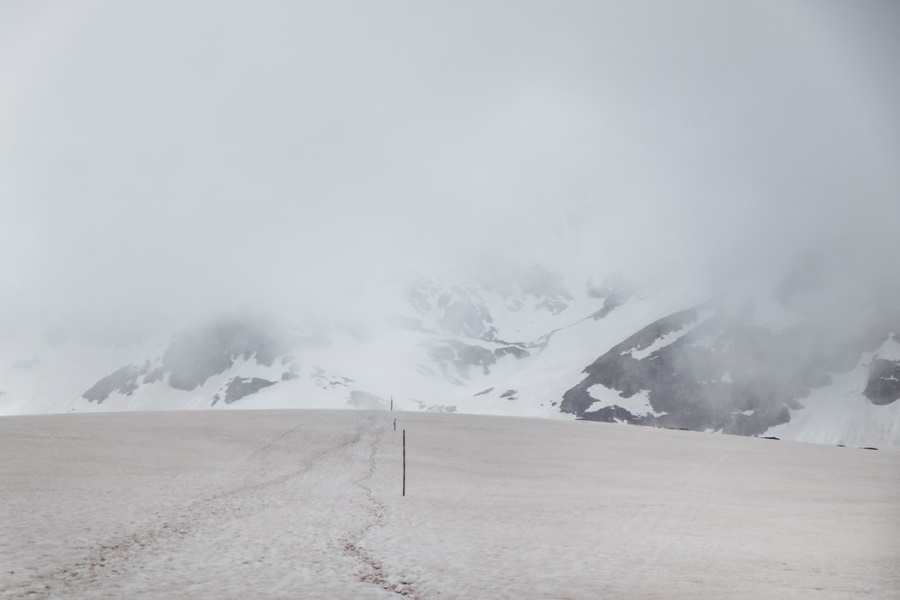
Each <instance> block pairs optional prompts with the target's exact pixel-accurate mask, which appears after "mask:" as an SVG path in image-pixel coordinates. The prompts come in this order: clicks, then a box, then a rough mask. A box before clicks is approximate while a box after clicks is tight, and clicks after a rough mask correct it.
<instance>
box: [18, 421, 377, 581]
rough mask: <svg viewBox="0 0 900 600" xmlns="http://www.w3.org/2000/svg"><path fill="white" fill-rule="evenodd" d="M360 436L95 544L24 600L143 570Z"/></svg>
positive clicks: (39, 578)
mask: <svg viewBox="0 0 900 600" xmlns="http://www.w3.org/2000/svg"><path fill="white" fill-rule="evenodd" d="M299 427H300V425H297V426H295V427H292V428H290V429H288V430H286V431H284V432H281V433H279V434H276V435H275V436H271V437H269V438H268V440H267V441H266V443H265V444H263V445H262V446H260V447H258V448H257V449H256V450H254V452H253V453H252V455H251V456H255V457H260V456H262V455H263V454H264V453H265V451H266V450H267V449H271V448H272V447H273V446H274V444H275V443H276V442H277V441H279V440H281V439H283V438H284V437H286V436H287V435H289V434H290V433H292V432H294V431H296V430H297V429H299ZM361 435H362V432H361V431H356V432H354V434H353V435H352V436H351V437H350V438H349V439H346V440H344V441H342V442H340V443H338V444H336V445H334V446H331V447H329V448H327V449H325V450H322V451H320V452H317V453H315V454H313V455H311V456H310V457H308V459H307V460H306V461H305V462H304V464H303V465H302V466H300V467H299V468H296V469H293V470H291V471H289V472H286V473H282V474H280V475H277V476H274V477H268V478H266V477H265V475H266V474H265V473H264V472H263V474H262V476H263V479H261V480H260V479H258V478H255V479H256V480H255V481H253V480H252V479H254V478H251V480H250V481H248V480H246V479H245V481H244V482H243V483H241V484H240V485H238V486H237V487H234V488H232V489H226V490H222V491H219V492H218V493H214V494H212V495H209V496H207V497H205V498H202V499H200V500H197V501H194V502H191V503H189V504H187V505H185V507H184V508H183V509H181V510H179V511H177V512H176V513H175V514H174V515H172V516H171V517H170V518H167V519H165V520H164V521H163V522H162V523H161V524H158V525H150V526H145V527H144V528H142V529H139V530H138V531H135V532H133V533H130V534H126V535H123V536H118V537H115V538H112V539H110V540H109V541H107V542H105V543H100V544H96V545H94V546H93V547H91V548H89V549H88V552H87V556H86V557H85V558H84V559H82V560H78V561H74V562H70V563H68V564H64V565H61V566H59V567H57V568H56V569H55V570H54V571H51V572H49V573H44V574H37V575H36V577H35V578H34V579H33V580H32V582H30V584H28V583H26V584H25V587H24V589H21V588H20V589H21V595H22V596H26V595H27V596H28V597H32V598H51V597H66V596H67V595H68V594H66V593H63V594H62V595H60V592H61V591H62V590H59V589H55V590H54V589H53V587H54V586H53V584H56V585H57V586H58V585H60V584H61V585H62V586H64V587H65V588H70V591H72V592H75V591H76V590H77V589H85V588H90V587H92V586H94V585H96V584H100V583H102V581H103V580H105V579H109V578H110V577H115V576H122V575H126V574H128V573H129V572H131V571H133V570H134V569H135V568H136V567H138V566H139V565H138V563H139V561H140V560H141V559H142V557H143V556H144V554H145V553H147V552H151V551H152V550H153V549H154V548H157V547H159V546H161V545H163V544H166V543H178V542H180V541H181V540H183V539H185V538H186V537H188V536H189V535H191V534H192V533H193V532H194V531H195V530H197V529H200V528H202V527H203V526H207V525H210V524H213V523H215V522H216V521H220V520H222V519H225V518H229V517H232V516H234V513H239V512H240V511H242V510H243V506H234V505H231V504H229V501H231V500H233V499H235V498H241V497H247V498H249V497H251V496H253V495H255V494H257V493H258V492H260V491H262V490H265V489H267V488H271V487H276V486H279V485H283V484H285V483H287V482H288V481H290V480H292V479H295V478H297V477H299V476H301V475H304V474H306V473H307V472H308V471H310V470H312V469H313V468H314V467H315V466H316V465H317V464H318V463H319V462H320V461H321V460H322V459H324V458H326V457H328V456H330V455H333V454H334V453H335V452H339V451H341V450H344V449H346V448H349V447H352V446H354V445H356V444H358V443H359V442H360V439H361ZM10 591H12V590H10Z"/></svg>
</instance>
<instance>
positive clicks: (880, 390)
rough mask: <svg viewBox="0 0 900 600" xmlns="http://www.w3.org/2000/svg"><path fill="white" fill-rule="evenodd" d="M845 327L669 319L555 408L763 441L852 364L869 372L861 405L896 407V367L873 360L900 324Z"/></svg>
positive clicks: (723, 317) (619, 348)
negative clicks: (775, 328) (760, 437)
mask: <svg viewBox="0 0 900 600" xmlns="http://www.w3.org/2000/svg"><path fill="white" fill-rule="evenodd" d="M848 319H849V320H856V322H855V323H853V326H852V327H846V326H842V327H841V328H839V332H835V331H834V329H835V328H833V327H823V326H821V324H817V323H801V324H798V325H796V326H792V327H787V328H785V329H783V330H779V331H772V330H771V329H769V328H767V327H765V326H763V325H759V324H755V323H754V321H753V319H751V318H749V317H748V315H747V314H741V313H738V314H728V313H726V312H724V311H723V310H721V309H717V308H715V307H713V306H711V305H707V306H703V307H698V308H692V309H688V310H685V311H681V312H677V313H674V314H671V315H669V316H666V317H664V318H662V319H659V320H657V321H655V322H653V323H651V324H650V325H648V326H646V327H644V328H642V329H641V330H639V331H638V332H636V333H635V334H634V335H632V336H631V337H629V338H627V339H625V340H624V341H622V342H621V343H619V344H617V345H616V346H614V347H612V348H611V349H610V350H609V351H607V352H606V353H605V354H603V355H602V356H600V357H599V358H598V359H597V360H596V361H594V362H593V363H592V364H590V365H588V366H587V367H586V368H585V369H584V373H585V374H586V376H585V377H584V379H583V380H582V381H581V382H580V383H579V384H578V385H576V386H574V387H573V388H571V389H570V390H568V391H567V392H566V393H565V394H564V396H563V401H562V403H561V406H560V408H561V410H562V411H563V412H567V413H570V414H573V415H576V416H577V417H579V418H582V419H585V420H594V421H605V422H625V423H633V424H639V425H653V426H660V427H672V428H683V429H692V430H700V431H703V430H714V431H722V432H724V433H733V434H739V435H763V434H765V433H766V432H767V431H768V430H769V429H771V428H773V427H775V426H778V425H781V424H784V423H787V422H789V421H790V419H791V411H799V410H802V409H804V405H803V400H804V398H806V397H808V396H809V395H810V393H811V392H812V391H813V390H815V389H820V388H827V387H828V386H829V385H830V384H831V383H832V378H833V377H834V376H836V375H839V374H842V373H847V372H849V371H851V370H853V369H854V368H856V367H857V366H858V365H859V364H860V363H861V362H863V363H867V367H868V384H867V385H866V388H865V390H864V391H862V390H860V391H862V393H863V394H864V395H865V397H867V398H868V399H869V400H870V401H871V402H872V403H873V404H880V405H887V404H890V403H892V402H894V401H896V400H897V399H898V397H900V385H898V383H900V381H898V380H900V377H898V373H900V370H898V362H897V361H892V360H885V359H882V358H878V354H877V352H878V351H879V349H881V348H884V347H885V345H887V344H891V343H896V339H897V336H896V334H894V333H893V331H897V330H900V319H898V318H897V316H896V315H879V316H878V317H875V318H872V317H870V318H866V319H853V317H852V316H848ZM857 393H858V392H857Z"/></svg>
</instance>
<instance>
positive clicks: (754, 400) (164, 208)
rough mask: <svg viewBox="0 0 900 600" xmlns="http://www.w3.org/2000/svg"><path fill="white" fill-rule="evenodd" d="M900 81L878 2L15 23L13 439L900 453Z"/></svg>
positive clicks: (272, 13) (8, 204) (5, 282)
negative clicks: (260, 426)
mask: <svg viewBox="0 0 900 600" xmlns="http://www.w3.org/2000/svg"><path fill="white" fill-rule="evenodd" d="M898 55H900V8H898V6H897V5H896V4H895V3H892V2H886V1H878V0H864V1H862V2H855V3H853V4H852V5H851V4H847V3H842V2H837V1H834V2H832V1H826V2H821V1H820V2H811V1H810V2H797V3H792V4H790V5H789V6H788V5H785V4H784V3H778V2H770V3H769V2H764V3H754V4H753V5H749V4H748V5H746V6H742V5H734V4H729V5H724V4H722V3H718V2H705V1H704V2H701V1H698V2H691V3H688V4H680V5H678V6H675V5H673V4H671V3H667V2H650V3H642V4H640V5H631V4H629V5H623V4H617V3H606V2H597V3H589V4H585V3H580V2H557V3H553V4H552V5H551V4H547V3H540V2H524V3H523V2H506V1H501V0H497V1H494V2H490V3H488V4H484V3H476V2H457V3H453V4H452V5H446V6H434V5H427V6H426V5H422V4H421V3H415V2H405V1H394V2H389V3H387V4H383V5H378V6H376V5H372V4H368V3H363V2H351V1H346V2H344V1H341V2H331V3H327V4H321V3H270V4H265V5H259V6H249V5H247V4H244V3H240V2H230V1H227V2H216V3H205V2H197V3H191V4H189V5H184V4H183V3H176V2H154V3H152V5H146V6H120V5H113V4H110V3H106V2H101V1H99V0H98V1H86V2H80V3H74V4H73V3H69V2H62V1H57V2H46V3H40V4H35V3H31V2H8V3H5V4H4V6H3V7H2V8H0V272H2V273H3V274H4V277H3V278H0V308H2V310H0V357H2V363H0V391H2V392H3V393H2V394H0V412H3V413H5V414H10V413H17V412H45V411H69V410H96V409H102V410H118V409H127V408H142V409H147V408H159V407H167V408H198V407H206V406H213V405H214V406H215V407H217V408H221V407H222V406H235V407H238V406H240V405H242V403H244V404H247V403H249V405H252V406H266V405H272V406H276V405H277V406H294V405H297V406H312V405H317V406H318V405H328V406H331V405H334V404H341V405H345V404H346V403H347V402H349V401H351V400H352V403H353V405H373V404H375V405H377V404H378V403H381V402H383V401H385V399H387V401H389V399H390V397H391V396H395V397H396V400H397V402H398V403H405V406H407V407H408V408H410V409H412V408H429V407H431V408H436V409H444V408H446V409H448V410H449V409H450V408H451V407H452V408H453V409H454V410H465V411H472V412H492V413H503V412H510V413H515V414H536V415H543V416H563V417H567V418H572V415H574V416H578V417H582V418H592V419H600V420H618V421H624V422H630V423H643V424H654V425H659V426H672V427H689V428H696V429H704V430H705V429H711V430H717V431H727V432H732V433H744V434H751V435H761V434H763V433H767V432H768V433H772V431H775V430H774V429H773V428H775V427H781V430H778V431H782V430H783V431H784V434H785V435H793V436H794V437H795V438H804V436H811V438H815V437H816V436H820V437H821V440H820V441H833V442H837V441H840V440H844V441H846V440H850V439H853V440H873V439H874V440H888V441H889V442H890V443H897V442H896V440H897V439H898V438H897V435H898V434H897V418H896V415H895V411H896V406H897V405H898V403H897V402H896V401H895V400H896V399H897V398H896V396H897V392H896V385H895V383H894V382H895V381H896V378H897V368H898V367H897V361H898V360H900V356H895V347H894V344H895V343H896V342H897V338H896V336H897V335H898V334H900V325H898V321H897V316H896V314H897V310H898V308H900V305H898V303H897V298H898V297H900V270H898V269H897V268H896V256H897V250H896V224H897V223H900V170H898V169H897V168H896V167H897V165H900V118H898V116H897V112H896V109H895V107H896V106H898V105H900V75H898V70H897V69H896V65H894V64H893V63H894V62H895V60H894V57H896V56H898ZM485 390H489V391H485ZM475 394H480V395H477V396H476V395H475ZM504 395H506V396H504ZM838 397H841V398H844V399H847V398H850V400H848V402H850V403H851V404H852V407H851V408H847V406H849V405H846V404H845V405H840V404H836V403H837V402H838V400H837V399H838ZM511 398H512V399H511ZM807 404H809V405H810V406H806V405H807ZM813 405H815V406H820V407H822V406H825V405H828V406H829V407H831V408H828V410H827V411H826V410H825V409H824V408H822V409H821V410H820V411H819V412H818V413H816V411H815V410H813V407H812V406H813ZM832 405H833V406H832ZM801 406H802V408H800V407H801ZM560 411H562V412H560ZM804 411H805V412H804ZM823 411H824V412H823ZM873 411H874V412H873ZM825 412H828V414H830V415H833V418H830V419H825V418H824V417H822V419H824V420H821V421H816V423H817V424H813V423H812V421H810V419H812V417H809V415H811V414H813V413H816V414H825ZM626 413H627V414H626ZM800 415H807V416H806V417H802V418H801V417H800ZM813 420H814V419H813ZM826 421H827V422H828V424H827V425H825V424H824V423H825V422H826ZM792 423H793V425H792ZM848 423H849V424H848ZM801 424H802V426H801ZM792 427H794V428H796V429H795V430H792V429H791V428H792ZM791 431H793V433H790V432H791ZM810 432H816V433H810Z"/></svg>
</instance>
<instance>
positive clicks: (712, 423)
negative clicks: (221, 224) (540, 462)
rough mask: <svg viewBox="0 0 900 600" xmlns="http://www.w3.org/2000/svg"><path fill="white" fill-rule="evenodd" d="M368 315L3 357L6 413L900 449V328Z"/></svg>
mask: <svg viewBox="0 0 900 600" xmlns="http://www.w3.org/2000/svg"><path fill="white" fill-rule="evenodd" d="M388 297H389V299H388V300H386V301H384V302H381V303H380V305H379V306H377V307H373V308H372V310H371V311H370V313H369V314H366V315H355V316H346V315H336V316H335V315H329V317H328V318H322V317H314V316H310V315H299V316H296V315H295V316H291V317H285V316H283V315H282V316H277V317H276V316H263V315H260V314H258V313H254V312H243V313H234V314H230V315H226V316H219V317H216V318H212V319H210V320H208V321H206V322H202V323H193V324H189V325H188V326H183V327H177V328H172V329H171V330H169V331H162V332H159V333H157V334H155V335H153V336H149V337H146V338H144V339H142V340H141V341H140V342H138V343H129V344H98V343H96V342H91V343H88V342H85V341H83V339H82V338H79V337H77V336H69V337H65V338H62V339H59V337H58V336H57V338H56V339H51V338H48V337H47V336H44V337H42V338H41V339H32V340H19V341H16V342H12V341H10V343H7V344H4V347H3V348H2V349H0V352H3V355H2V357H0V414H26V413H47V412H51V413H53V412H55V413H60V412H84V411H120V410H161V409H169V410H170V409H201V408H288V407H295V408H301V407H302V408H335V407H357V408H388V406H389V405H390V404H392V403H393V406H394V407H395V408H397V409H403V410H428V411H449V412H453V411H460V412H466V413H482V414H512V415H528V416H542V417H556V418H582V419H586V420H596V421H607V422H621V423H630V424H640V425H653V426H660V427H669V428H684V429H693V430H705V431H718V432H724V433H733V434H741V435H758V436H775V437H782V438H790V439H797V440H807V441H816V442H825V443H842V444H852V445H879V444H900V413H898V410H900V409H898V408H897V407H898V406H900V402H898V399H900V313H898V312H890V311H884V310H880V311H869V312H868V313H865V314H864V315H863V316H856V315H847V316H846V319H845V321H846V322H845V323H842V326H841V327H840V328H834V327H825V326H823V323H822V322H821V321H819V320H816V318H810V317H809V316H808V315H805V314H804V313H803V311H802V310H798V309H797V306H796V305H791V303H787V302H782V301H778V300H772V299H769V298H767V299H766V300H765V301H761V300H758V299H757V300H755V301H751V300H746V301H744V302H741V303H735V302H733V299H732V300H729V301H727V302H726V301H724V300H722V299H720V298H718V297H716V296H714V295H711V294H709V293H706V292H703V293H700V292H698V291H697V290H696V289H695V288H693V289H692V288H691V287H690V286H687V285H685V286H678V285H671V284H667V285H658V286H645V287H637V286H635V285H633V284H630V283H628V282H627V281H626V280H625V279H624V278H622V277H608V278H603V279H591V278H581V279H578V278H574V277H570V278H568V279H566V278H564V277H563V276H561V275H559V274H557V273H555V272H553V271H551V270H549V269H546V268H544V267H541V266H539V265H536V264H532V265H529V266H526V267H521V268H506V269H501V270H497V271H496V272H494V273H493V274H492V275H491V276H486V275H484V274H482V275H480V276H478V277H464V276H459V275H457V276H453V277H445V278H437V277H433V276H427V275H423V274H417V275H415V276H412V277H410V278H409V279H408V280H406V281H405V282H404V283H402V284H400V285H397V286H395V287H393V288H391V294H388Z"/></svg>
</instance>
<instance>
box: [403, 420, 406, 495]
mask: <svg viewBox="0 0 900 600" xmlns="http://www.w3.org/2000/svg"><path fill="white" fill-rule="evenodd" d="M403 495H404V496H405V495H406V430H405V429H404V430H403Z"/></svg>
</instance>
